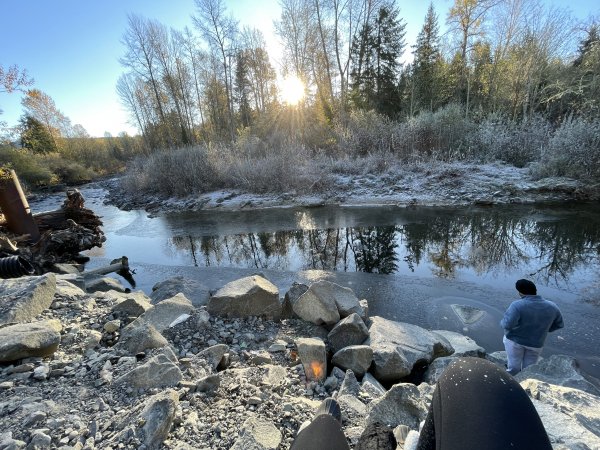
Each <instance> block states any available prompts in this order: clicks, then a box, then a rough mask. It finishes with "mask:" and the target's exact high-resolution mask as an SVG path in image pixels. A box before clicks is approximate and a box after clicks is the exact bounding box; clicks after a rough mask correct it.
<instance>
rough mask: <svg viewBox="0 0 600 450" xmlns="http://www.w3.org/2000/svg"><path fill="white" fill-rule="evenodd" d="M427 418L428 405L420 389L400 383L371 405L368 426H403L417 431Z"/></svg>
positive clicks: (367, 419)
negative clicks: (378, 424) (377, 424)
mask: <svg viewBox="0 0 600 450" xmlns="http://www.w3.org/2000/svg"><path fill="white" fill-rule="evenodd" d="M426 416H427V405H426V403H425V401H424V400H423V398H421V394H420V392H419V389H418V388H417V387H416V386H415V385H414V384H410V383H399V384H395V385H394V386H392V388H391V389H390V390H389V391H387V392H386V393H385V394H384V395H383V396H381V397H380V398H378V399H376V400H373V401H372V402H371V403H370V404H369V414H368V416H367V418H366V425H367V426H368V425H370V424H376V423H380V424H383V425H387V426H389V427H392V428H394V427H396V426H398V425H400V424H403V425H406V426H408V427H409V428H412V429H415V430H416V429H418V427H419V423H420V422H421V421H422V420H424V419H425V417H426Z"/></svg>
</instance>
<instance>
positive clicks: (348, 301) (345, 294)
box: [310, 280, 366, 318]
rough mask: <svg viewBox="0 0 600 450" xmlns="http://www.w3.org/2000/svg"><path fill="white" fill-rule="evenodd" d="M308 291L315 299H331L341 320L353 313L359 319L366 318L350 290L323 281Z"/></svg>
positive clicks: (314, 284)
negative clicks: (310, 291)
mask: <svg viewBox="0 0 600 450" xmlns="http://www.w3.org/2000/svg"><path fill="white" fill-rule="evenodd" d="M310 289H311V290H312V291H313V293H314V294H315V295H316V296H317V297H320V298H326V297H328V298H332V299H333V300H334V301H335V304H336V305H337V308H338V312H339V313H340V317H341V318H344V317H348V316H349V315H350V314H354V313H356V314H358V315H359V316H360V317H361V318H366V316H365V311H364V310H363V308H362V306H361V305H360V302H359V300H358V298H357V297H356V295H354V291H353V290H352V289H350V288H347V287H343V286H340V285H339V284H335V283H332V282H331V281H325V280H323V281H317V282H316V283H313V284H312V285H311V286H310Z"/></svg>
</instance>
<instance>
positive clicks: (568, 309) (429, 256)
mask: <svg viewBox="0 0 600 450" xmlns="http://www.w3.org/2000/svg"><path fill="white" fill-rule="evenodd" d="M81 190H82V193H83V195H84V198H85V199H86V206H87V207H89V208H91V209H93V210H94V211H96V213H97V214H99V215H100V216H102V219H103V221H104V227H103V229H104V232H105V234H106V237H107V241H106V243H105V245H104V246H103V248H101V249H93V250H91V251H89V252H87V254H88V256H90V257H91V261H90V262H89V263H88V267H89V268H93V267H97V266H100V265H103V264H106V263H107V262H108V261H110V260H111V259H113V258H117V257H120V256H123V255H125V256H127V257H128V258H129V260H130V265H131V266H132V267H133V268H134V269H135V270H136V274H135V279H136V282H137V287H138V288H141V289H143V290H144V291H145V292H147V293H149V292H150V291H151V288H152V286H153V284H154V283H156V282H158V281H161V280H163V279H166V278H169V277H171V276H175V275H184V276H186V277H190V278H193V279H196V280H199V281H201V282H203V283H204V284H205V285H207V287H208V288H210V289H218V288H219V287H221V286H222V285H223V284H225V283H227V282H228V281H231V280H234V279H236V278H239V277H241V276H245V275H248V274H251V273H256V272H260V273H263V274H264V275H265V276H266V277H267V278H268V279H270V280H271V281H272V282H273V283H275V284H276V285H277V286H278V287H279V289H280V291H281V295H283V293H285V291H287V289H289V287H290V285H291V284H292V282H293V281H300V282H305V283H310V282H313V281H315V280H318V279H328V280H331V281H334V282H337V283H339V284H342V285H344V286H349V287H351V288H352V289H354V291H355V292H356V294H357V295H358V296H359V297H360V298H366V299H367V300H368V301H369V305H370V314H371V315H381V316H383V317H386V318H389V319H393V320H399V321H406V322H410V323H415V324H417V325H420V326H423V327H425V328H429V329H447V330H452V331H459V332H462V333H464V334H466V335H468V336H470V337H472V338H473V339H475V340H476V341H477V342H478V343H479V344H480V345H481V346H483V347H484V348H486V350H487V351H488V352H492V351H496V350H501V349H502V331H501V330H500V328H499V325H498V322H499V321H500V319H501V317H502V314H503V312H504V310H505V309H506V308H507V306H508V305H509V304H510V302H511V301H512V300H514V299H515V298H516V297H517V295H516V291H515V289H514V283H515V281H516V280H517V279H518V278H524V277H527V278H530V279H532V280H534V281H535V283H536V284H537V286H538V291H539V293H540V294H541V295H543V296H544V297H546V298H548V299H550V300H552V301H554V302H556V303H557V304H558V305H559V306H560V308H561V310H562V311H563V315H564V317H565V325H566V326H565V328H564V329H563V330H559V331H558V332H556V333H552V334H551V335H550V337H549V338H548V340H547V343H546V347H545V349H544V355H551V354H556V353H560V354H567V355H571V356H574V357H576V358H577V360H578V362H579V363H580V365H581V367H582V368H583V369H584V370H585V371H586V372H588V373H590V374H591V375H593V376H595V377H600V352H599V351H598V350H597V343H598V342H600V208H599V207H598V206H600V205H598V204H569V205H565V204H555V205H549V204H545V205H513V206H506V205H503V206H488V207H461V208H440V207H436V208H426V207H409V208H401V207H393V206H386V207H318V208H276V209H263V210H248V211H244V210H242V211H220V210H219V209H213V210H209V211H201V212H187V211H184V212H181V213H176V214H166V215H162V216H159V217H149V216H148V214H147V213H146V212H145V211H141V210H134V211H121V210H119V209H117V208H115V207H113V206H110V205H105V204H104V203H103V201H104V198H105V194H106V192H105V191H104V190H103V189H101V188H94V187H85V188H83V189H81ZM63 198H64V195H63V194H60V195H50V196H46V197H44V198H41V199H38V200H33V201H31V202H30V203H31V208H32V211H33V212H34V213H35V212H40V211H42V210H48V209H54V208H56V207H58V206H59V205H60V203H62V200H63ZM121 281H122V282H123V283H125V282H124V281H123V280H121ZM453 304H459V305H468V306H472V307H475V308H477V309H480V310H482V311H484V314H483V316H482V317H481V319H479V320H478V321H476V322H475V323H463V321H461V319H460V318H459V317H458V316H457V315H456V314H455V313H454V310H453V308H452V307H451V305H453Z"/></svg>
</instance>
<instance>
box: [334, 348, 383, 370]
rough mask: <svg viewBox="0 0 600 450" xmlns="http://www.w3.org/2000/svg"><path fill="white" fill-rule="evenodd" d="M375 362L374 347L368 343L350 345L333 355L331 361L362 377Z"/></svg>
mask: <svg viewBox="0 0 600 450" xmlns="http://www.w3.org/2000/svg"><path fill="white" fill-rule="evenodd" d="M372 362H373V349H372V348H371V347H369V346H368V345H350V346H348V347H344V348H343V349H341V350H339V351H338V352H337V353H335V354H334V355H333V358H332V359H331V363H332V364H333V365H335V366H338V367H340V368H341V369H343V370H351V371H352V372H354V374H355V375H356V376H357V377H362V376H363V375H364V374H365V373H366V372H367V370H369V367H370V366H371V363H372Z"/></svg>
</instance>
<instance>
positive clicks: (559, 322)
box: [500, 295, 564, 348]
mask: <svg viewBox="0 0 600 450" xmlns="http://www.w3.org/2000/svg"><path fill="white" fill-rule="evenodd" d="M500 326H501V327H502V328H504V334H505V336H506V337H507V338H508V339H510V340H511V341H513V342H516V343H517V344H521V345H524V346H526V347H535V348H542V347H543V346H544V341H545V340H546V336H547V335H548V333H549V332H552V331H554V330H558V329H560V328H562V327H564V323H563V318H562V314H561V313H560V310H559V309H558V306H556V304H555V303H553V302H551V301H549V300H545V299H543V298H542V297H541V296H539V295H526V296H524V297H523V298H521V299H520V300H515V301H514V302H512V303H511V304H510V306H509V307H508V309H507V310H506V312H505V313H504V317H503V318H502V320H501V321H500Z"/></svg>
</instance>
